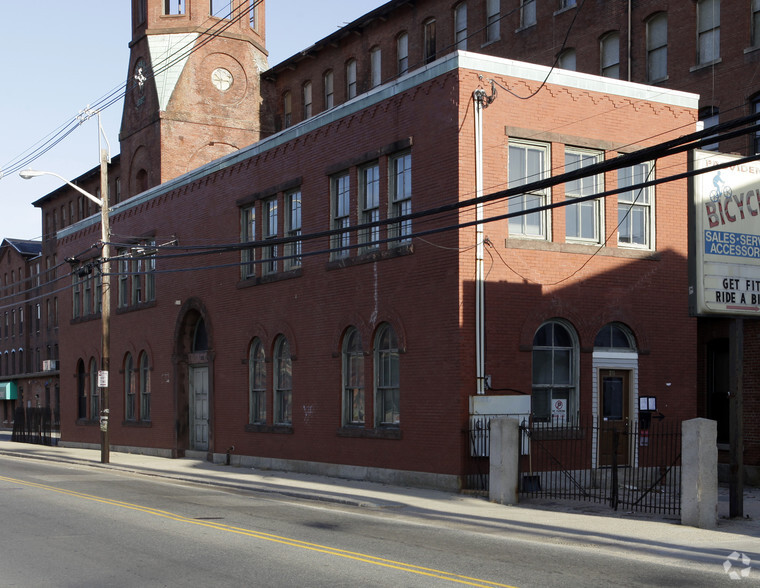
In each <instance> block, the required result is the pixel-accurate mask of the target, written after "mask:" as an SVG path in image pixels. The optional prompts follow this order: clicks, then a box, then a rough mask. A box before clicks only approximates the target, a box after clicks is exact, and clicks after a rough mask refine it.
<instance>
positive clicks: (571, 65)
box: [557, 49, 575, 71]
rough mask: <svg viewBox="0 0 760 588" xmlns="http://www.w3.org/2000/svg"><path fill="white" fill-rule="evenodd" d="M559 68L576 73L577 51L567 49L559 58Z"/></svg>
mask: <svg viewBox="0 0 760 588" xmlns="http://www.w3.org/2000/svg"><path fill="white" fill-rule="evenodd" d="M557 67H559V68H560V69H567V70H570V71H575V49H565V50H564V51H563V52H562V53H560V54H559V57H558V58H557Z"/></svg>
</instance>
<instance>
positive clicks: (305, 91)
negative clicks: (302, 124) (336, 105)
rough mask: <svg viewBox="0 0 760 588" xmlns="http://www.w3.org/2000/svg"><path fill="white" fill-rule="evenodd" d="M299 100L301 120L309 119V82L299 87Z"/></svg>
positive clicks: (310, 111)
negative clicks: (301, 111) (301, 110)
mask: <svg viewBox="0 0 760 588" xmlns="http://www.w3.org/2000/svg"><path fill="white" fill-rule="evenodd" d="M301 98H302V103H303V119H304V120H306V119H307V118H311V113H312V109H311V82H306V83H304V85H303V86H302V87H301Z"/></svg>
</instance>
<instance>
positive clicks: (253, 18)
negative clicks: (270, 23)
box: [248, 0, 260, 31]
mask: <svg viewBox="0 0 760 588" xmlns="http://www.w3.org/2000/svg"><path fill="white" fill-rule="evenodd" d="M259 4H260V2H259V0H251V9H250V12H249V14H248V19H249V22H250V24H251V28H252V29H253V30H254V31H258V30H259V16H258V14H257V12H258V9H259Z"/></svg>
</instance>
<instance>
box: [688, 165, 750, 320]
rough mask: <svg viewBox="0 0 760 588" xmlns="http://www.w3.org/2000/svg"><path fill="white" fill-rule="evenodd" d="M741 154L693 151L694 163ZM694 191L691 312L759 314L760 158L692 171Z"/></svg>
mask: <svg viewBox="0 0 760 588" xmlns="http://www.w3.org/2000/svg"><path fill="white" fill-rule="evenodd" d="M737 159H739V156H737V155H728V154H724V153H715V152H712V151H694V155H693V161H692V166H693V168H694V169H705V168H709V167H712V166H714V165H718V164H722V163H730V162H731V161H735V160H737ZM692 197H693V202H692V215H691V216H692V220H691V222H692V227H691V231H690V234H691V243H690V252H691V257H692V259H690V260H689V267H690V270H691V271H690V283H689V301H690V310H691V312H692V313H693V314H722V315H751V316H760V162H751V163H743V164H737V165H735V166H729V167H725V168H723V169H720V170H716V171H708V172H705V173H702V174H699V175H696V176H694V177H693V178H692Z"/></svg>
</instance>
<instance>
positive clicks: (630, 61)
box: [628, 0, 633, 82]
mask: <svg viewBox="0 0 760 588" xmlns="http://www.w3.org/2000/svg"><path fill="white" fill-rule="evenodd" d="M631 2H632V0H628V81H629V82H630V81H631V65H632V63H633V60H632V58H631V47H632V46H633V41H632V40H631Z"/></svg>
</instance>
